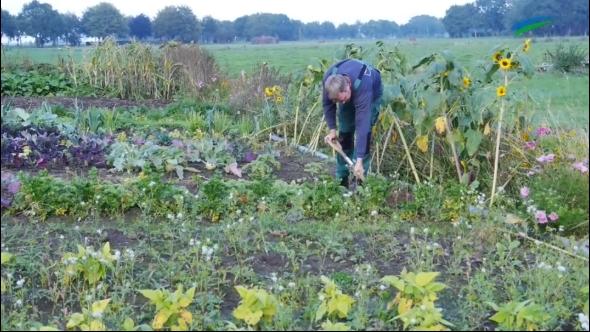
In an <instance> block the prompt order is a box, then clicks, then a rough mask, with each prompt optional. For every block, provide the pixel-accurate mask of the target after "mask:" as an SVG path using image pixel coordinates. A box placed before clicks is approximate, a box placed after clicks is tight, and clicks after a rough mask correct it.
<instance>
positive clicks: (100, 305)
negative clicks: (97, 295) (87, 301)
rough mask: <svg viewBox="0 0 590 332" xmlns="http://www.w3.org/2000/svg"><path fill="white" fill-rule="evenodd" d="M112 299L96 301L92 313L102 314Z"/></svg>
mask: <svg viewBox="0 0 590 332" xmlns="http://www.w3.org/2000/svg"><path fill="white" fill-rule="evenodd" d="M110 301H111V299H106V300H102V301H96V302H94V303H92V314H93V315H97V314H102V313H103V312H104V311H105V309H106V308H107V305H109V302H110Z"/></svg>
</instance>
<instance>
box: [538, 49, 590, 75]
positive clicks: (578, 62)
mask: <svg viewBox="0 0 590 332" xmlns="http://www.w3.org/2000/svg"><path fill="white" fill-rule="evenodd" d="M587 54H588V53H587V52H586V51H585V50H584V48H583V47H581V46H580V45H576V44H571V45H569V47H565V46H563V45H557V46H556V47H555V50H554V51H550V50H547V51H546V53H545V59H546V60H548V61H549V62H551V63H552V64H553V69H555V70H558V71H562V72H565V73H571V72H573V71H574V70H576V69H578V68H580V67H582V66H583V62H584V59H586V57H587V56H588V55H587Z"/></svg>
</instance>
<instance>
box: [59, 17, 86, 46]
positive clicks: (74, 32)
mask: <svg viewBox="0 0 590 332" xmlns="http://www.w3.org/2000/svg"><path fill="white" fill-rule="evenodd" d="M61 16H62V22H63V28H64V29H63V38H64V39H65V40H66V41H67V43H68V44H69V45H70V46H79V45H80V36H81V35H82V23H81V22H80V19H79V18H78V16H76V14H72V13H68V14H62V15H61Z"/></svg>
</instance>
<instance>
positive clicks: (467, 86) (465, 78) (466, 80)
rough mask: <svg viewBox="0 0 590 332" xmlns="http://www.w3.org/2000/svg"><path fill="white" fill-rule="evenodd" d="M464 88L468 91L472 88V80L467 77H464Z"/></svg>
mask: <svg viewBox="0 0 590 332" xmlns="http://www.w3.org/2000/svg"><path fill="white" fill-rule="evenodd" d="M463 86H464V87H465V89H468V88H469V87H470V86H471V79H470V78H469V77H467V76H464V77H463Z"/></svg>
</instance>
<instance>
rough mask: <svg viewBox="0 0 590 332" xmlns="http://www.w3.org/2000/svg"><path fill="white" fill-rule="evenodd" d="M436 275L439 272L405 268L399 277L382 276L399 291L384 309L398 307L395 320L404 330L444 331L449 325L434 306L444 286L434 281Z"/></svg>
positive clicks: (384, 281) (385, 281) (383, 279)
mask: <svg viewBox="0 0 590 332" xmlns="http://www.w3.org/2000/svg"><path fill="white" fill-rule="evenodd" d="M437 275H438V272H419V273H414V272H407V271H406V269H405V268H404V270H403V271H402V273H401V275H400V276H399V277H396V276H385V277H383V278H382V279H381V281H382V282H383V283H385V284H387V285H391V286H393V287H394V288H395V289H397V291H398V293H397V295H396V296H395V298H394V299H393V300H392V301H391V302H390V303H388V305H387V308H388V310H391V309H392V308H396V309H397V316H396V317H395V319H399V320H401V321H402V322H403V326H404V329H408V328H411V329H412V330H418V331H425V330H427V331H441V330H447V327H446V326H452V324H451V323H450V322H448V321H446V320H444V319H443V317H442V314H441V311H440V309H438V308H436V307H435V306H434V302H435V301H436V299H437V298H438V297H437V293H438V292H440V291H441V290H443V289H444V288H445V287H446V286H445V285H444V284H442V283H439V282H435V281H434V279H435V278H436V276H437Z"/></svg>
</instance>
